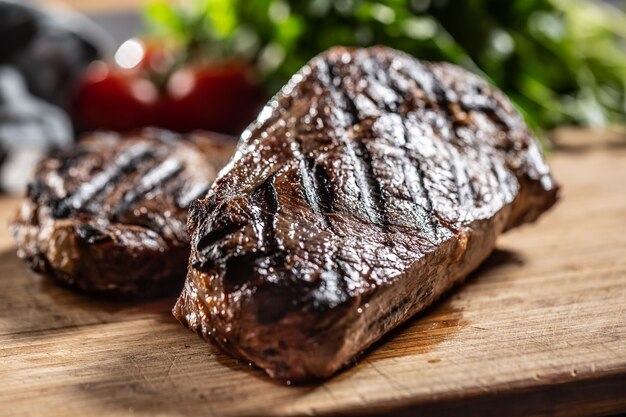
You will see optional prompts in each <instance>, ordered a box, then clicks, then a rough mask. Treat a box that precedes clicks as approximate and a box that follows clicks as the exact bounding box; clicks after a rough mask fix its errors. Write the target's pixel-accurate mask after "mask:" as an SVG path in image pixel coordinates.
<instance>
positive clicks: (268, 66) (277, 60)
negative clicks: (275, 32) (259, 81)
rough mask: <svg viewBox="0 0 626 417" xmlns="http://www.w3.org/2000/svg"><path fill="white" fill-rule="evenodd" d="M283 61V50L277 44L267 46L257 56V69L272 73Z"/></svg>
mask: <svg viewBox="0 0 626 417" xmlns="http://www.w3.org/2000/svg"><path fill="white" fill-rule="evenodd" d="M284 60H285V50H284V49H283V47H282V46H281V45H279V44H277V43H274V42H272V43H270V44H268V45H267V46H266V47H265V48H263V50H262V51H261V54H260V56H259V68H260V69H261V71H262V72H265V73H268V72H271V71H274V70H275V69H276V68H278V66H279V65H280V64H282V63H283V61H284Z"/></svg>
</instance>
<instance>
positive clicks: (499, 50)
mask: <svg viewBox="0 0 626 417" xmlns="http://www.w3.org/2000/svg"><path fill="white" fill-rule="evenodd" d="M491 48H492V49H493V51H494V52H495V53H496V54H497V55H499V56H500V57H505V56H508V55H510V54H511V52H513V50H514V49H515V42H514V41H513V38H512V37H511V35H509V34H508V33H507V32H506V31H504V30H502V29H496V30H494V31H493V32H491Z"/></svg>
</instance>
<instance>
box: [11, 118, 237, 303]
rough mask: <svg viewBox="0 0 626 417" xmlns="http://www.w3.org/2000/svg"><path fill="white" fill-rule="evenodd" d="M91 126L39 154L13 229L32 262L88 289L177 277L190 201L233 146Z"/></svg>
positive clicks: (153, 284)
mask: <svg viewBox="0 0 626 417" xmlns="http://www.w3.org/2000/svg"><path fill="white" fill-rule="evenodd" d="M185 139H186V140H184V139H183V138H180V137H178V136H176V135H174V134H172V133H169V132H166V131H162V130H156V129H146V130H144V131H142V132H140V133H138V134H134V135H129V136H126V137H125V136H119V135H117V134H114V133H100V134H94V135H93V136H92V137H88V138H86V139H84V140H83V141H81V142H80V143H79V144H78V145H76V146H75V147H73V148H69V149H62V150H59V151H56V152H55V153H53V154H51V155H50V156H49V157H47V158H45V159H43V160H42V161H41V162H40V163H39V164H38V166H37V168H36V172H35V178H34V180H33V181H32V182H31V183H30V184H29V186H28V189H27V196H26V198H25V199H24V201H23V203H22V205H21V208H20V209H19V212H18V215H17V217H16V218H15V220H14V221H13V222H12V224H11V227H10V228H11V232H12V234H13V236H14V238H15V241H16V243H17V246H18V255H19V256H20V257H21V258H23V259H25V260H26V262H27V263H28V264H29V265H30V266H31V268H32V269H33V270H35V271H38V272H45V273H48V274H50V275H51V276H53V277H54V278H56V279H58V280H59V281H61V282H63V283H66V284H69V285H71V286H75V287H78V288H80V289H82V290H86V291H94V292H96V291H97V292H105V293H115V294H129V293H133V294H137V293H142V294H150V293H151V292H156V291H158V290H160V289H162V288H163V287H165V288H172V287H173V286H179V285H182V282H183V281H184V275H185V271H186V269H187V268H186V266H187V261H188V259H189V235H188V234H187V228H186V221H187V210H188V207H189V204H191V202H192V201H193V200H195V199H196V198H199V197H203V196H204V195H205V194H206V192H207V191H208V189H209V187H210V184H211V183H212V182H213V180H214V179H215V177H216V176H217V173H218V171H219V170H220V169H221V168H222V167H223V166H224V165H225V164H226V163H227V162H228V159H229V158H230V156H231V155H232V153H233V152H234V143H235V142H234V141H233V140H232V139H231V140H229V138H226V137H223V136H221V135H219V134H214V133H197V134H192V135H189V136H188V137H187V138H185Z"/></svg>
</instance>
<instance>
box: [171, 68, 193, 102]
mask: <svg viewBox="0 0 626 417" xmlns="http://www.w3.org/2000/svg"><path fill="white" fill-rule="evenodd" d="M195 85H196V79H195V77H194V75H193V73H192V72H191V71H188V70H180V71H176V72H175V73H174V74H172V76H171V77H170V79H169V81H168V82H167V93H168V95H169V96H171V97H173V98H181V97H184V96H186V95H188V94H189V93H191V92H192V91H193V89H194V87H195Z"/></svg>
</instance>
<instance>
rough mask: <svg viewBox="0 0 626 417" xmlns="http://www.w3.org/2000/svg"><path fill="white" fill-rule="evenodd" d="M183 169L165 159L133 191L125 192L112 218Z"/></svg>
mask: <svg viewBox="0 0 626 417" xmlns="http://www.w3.org/2000/svg"><path fill="white" fill-rule="evenodd" d="M182 169H183V164H182V163H181V162H180V161H178V160H176V159H166V160H165V161H163V162H161V163H160V164H159V165H157V166H156V167H154V168H152V169H150V170H149V171H148V172H146V173H145V174H144V175H143V177H142V178H141V179H140V180H139V184H138V185H137V187H135V188H134V189H132V190H130V191H128V192H126V193H125V194H124V196H123V197H122V199H121V201H120V202H119V204H118V205H117V207H115V209H114V210H113V213H114V214H113V218H119V217H120V216H121V215H123V214H124V213H126V212H127V211H128V210H130V208H131V207H132V206H133V204H135V203H136V202H137V201H139V200H140V199H141V198H142V197H143V196H144V195H145V194H147V193H149V192H150V191H152V190H154V189H155V188H157V187H159V186H160V185H161V184H163V183H165V182H167V181H168V180H170V179H171V178H174V176H175V175H176V174H178V173H179V172H180V171H182Z"/></svg>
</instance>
